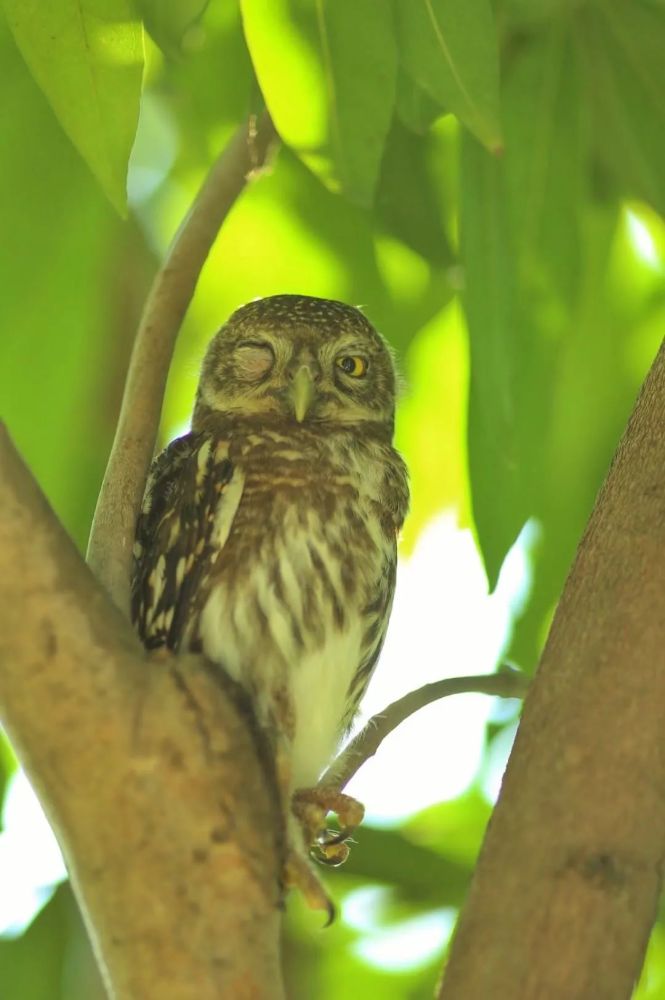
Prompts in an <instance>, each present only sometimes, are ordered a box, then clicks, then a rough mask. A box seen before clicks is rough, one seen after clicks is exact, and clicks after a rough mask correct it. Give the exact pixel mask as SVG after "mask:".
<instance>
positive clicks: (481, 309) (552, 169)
mask: <svg viewBox="0 0 665 1000" xmlns="http://www.w3.org/2000/svg"><path fill="white" fill-rule="evenodd" d="M502 104H503V107H504V124H505V131H506V154H505V157H504V158H503V160H502V161H501V162H499V161H497V160H496V159H495V158H492V157H490V156H489V155H488V154H487V153H486V152H485V151H484V150H482V149H481V148H480V147H479V146H478V144H476V143H474V142H473V140H471V139H470V138H465V139H464V140H463V147H462V171H461V205H460V214H461V249H462V258H463V262H464V266H465V270H466V290H465V295H464V302H465V310H466V314H467V320H468V325H469V334H470V343H471V383H470V400H469V463H470V472H471V484H472V499H473V510H474V519H475V523H476V528H477V533H478V538H479V542H480V546H481V549H482V552H483V556H484V559H485V565H486V567H487V571H488V576H489V578H490V581H491V582H492V583H494V581H495V580H496V577H497V574H498V571H499V569H500V566H501V563H502V561H503V558H504V555H505V553H506V551H507V550H508V548H509V547H510V545H511V544H512V542H513V541H514V540H515V537H516V536H517V533H518V532H519V530H520V528H521V527H522V525H523V524H524V522H525V521H526V520H527V519H528V518H529V517H531V516H533V515H534V514H535V513H536V510H537V508H538V502H539V497H540V496H541V492H542V489H543V481H544V479H543V476H544V471H543V470H544V465H543V463H544V455H545V452H544V447H543V444H544V440H545V438H546V435H547V432H548V427H549V423H550V420H551V415H552V405H553V404H552V397H553V392H554V387H555V384H556V379H557V374H558V372H557V355H558V352H559V351H560V349H561V342H562V340H563V339H565V338H566V337H567V336H573V335H574V330H573V328H572V326H571V316H572V310H573V306H574V302H575V298H576V295H577V288H578V284H577V278H578V273H579V226H580V221H579V211H580V205H581V203H582V195H583V193H584V185H583V180H582V178H583V176H584V170H585V166H586V161H585V157H584V148H585V147H584V130H583V126H582V122H581V121H580V116H579V113H578V110H577V109H578V104H579V89H578V83H577V71H576V64H575V60H574V57H573V53H572V50H571V46H570V43H569V41H568V39H567V37H566V36H565V34H563V33H562V32H561V30H560V29H559V28H558V27H556V26H554V27H553V28H552V29H551V30H550V32H549V33H548V34H546V35H544V36H541V37H539V38H537V39H536V40H534V41H533V42H532V43H531V44H530V45H528V46H525V47H524V48H523V49H522V50H521V52H520V53H519V55H518V56H517V57H516V58H515V59H514V60H513V63H512V65H511V68H510V72H509V74H508V79H507V81H506V85H505V88H504V92H503V94H502Z"/></svg>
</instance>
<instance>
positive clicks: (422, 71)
mask: <svg viewBox="0 0 665 1000" xmlns="http://www.w3.org/2000/svg"><path fill="white" fill-rule="evenodd" d="M397 13H398V25H399V39H400V52H401V55H402V59H403V62H404V66H405V67H406V69H407V71H408V73H409V75H410V76H411V77H413V79H414V80H415V81H416V82H417V83H419V84H420V86H421V87H423V88H424V89H425V90H426V91H428V93H429V94H431V96H432V97H433V98H434V99H435V100H436V101H438V102H440V104H441V105H442V106H444V107H447V108H449V110H450V111H453V112H454V113H455V114H456V115H457V116H458V118H459V119H460V120H461V121H462V122H463V123H464V124H465V125H466V126H467V128H469V129H470V130H471V131H472V132H473V133H474V135H476V136H477V137H478V138H479V139H480V141H481V142H482V143H484V144H485V145H486V146H487V147H488V148H489V149H497V148H499V147H500V146H501V126H500V123H499V60H498V52H497V42H496V35H495V31H494V22H493V18H492V10H491V6H490V4H489V0H466V2H465V3H459V2H458V0H398V2H397Z"/></svg>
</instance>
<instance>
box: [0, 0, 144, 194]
mask: <svg viewBox="0 0 665 1000" xmlns="http://www.w3.org/2000/svg"><path fill="white" fill-rule="evenodd" d="M2 2H3V4H4V8H5V12H6V14H7V20H8V22H9V25H10V27H11V29H12V32H13V34H14V38H15V39H16V43H17V45H18V47H19V49H20V50H21V52H22V54H23V57H24V58H25V61H26V62H27V64H28V66H29V67H30V71H31V72H32V74H33V76H34V78H35V80H36V81H37V83H38V84H39V86H40V87H41V88H42V90H43V91H44V93H45V95H46V97H47V98H48V100H49V102H50V104H51V106H52V108H53V110H54V112H55V114H56V115H57V117H58V119H59V121H60V124H61V125H62V127H63V128H64V130H65V132H66V133H67V134H68V136H69V138H70V139H71V140H72V142H73V143H74V145H75V146H76V148H77V149H78V151H79V153H80V154H81V155H82V156H83V158H84V160H85V161H86V162H87V164H88V166H89V167H90V169H91V170H92V172H93V174H94V175H95V177H96V178H97V180H98V181H99V183H100V184H101V186H102V188H103V189H104V191H105V193H106V194H107V195H108V197H109V199H110V200H111V202H112V203H113V205H114V206H115V207H116V208H117V209H118V211H120V212H121V213H124V211H125V202H126V195H125V180H126V176H127V163H128V160H129V154H130V152H131V148H132V143H133V141H134V134H135V132H136V124H137V121H138V113H139V98H140V93H141V76H142V70H143V41H142V37H141V25H140V23H139V21H138V20H137V18H136V15H135V13H134V9H133V5H132V3H131V0H52V2H49V3H39V2H38V0H2Z"/></svg>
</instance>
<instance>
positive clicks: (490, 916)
mask: <svg viewBox="0 0 665 1000" xmlns="http://www.w3.org/2000/svg"><path fill="white" fill-rule="evenodd" d="M664 552H665V345H663V347H661V350H660V352H659V354H658V356H657V358H656V360H655V362H654V364H653V367H652V369H651V372H650V373H649V375H648V377H647V379H646V382H645V384H644V387H643V390H642V393H641V395H640V398H639V400H638V401H637V404H636V406H635V410H634V413H633V416H632V418H631V420H630V422H629V424H628V427H627V429H626V432H625V435H624V437H623V440H622V442H621V444H620V445H619V448H618V451H617V453H616V455H615V458H614V461H613V463H612V466H611V468H610V471H609V473H608V476H607V479H606V482H605V484H604V486H603V488H602V489H601V491H600V493H599V495H598V499H597V501H596V506H595V509H594V511H593V514H592V515H591V519H590V521H589V525H588V528H587V530H586V533H585V535H584V537H583V539H582V541H581V543H580V546H579V550H578V553H577V556H576V559H575V563H574V565H573V568H572V570H571V573H570V576H569V578H568V581H567V583H566V586H565V588H564V592H563V595H562V597H561V600H560V602H559V606H558V608H557V611H556V615H555V617H554V621H553V623H552V628H551V631H550V635H549V638H548V641H547V645H546V647H545V651H544V653H543V656H542V660H541V663H540V666H539V668H538V672H537V673H536V676H535V678H534V681H533V683H532V685H531V688H530V691H529V694H528V695H527V698H526V702H525V705H524V712H523V716H522V722H521V725H520V727H519V731H518V733H517V737H516V740H515V745H514V748H513V752H512V754H511V758H510V761H509V763H508V768H507V771H506V774H505V777H504V781H503V786H502V789H501V794H500V797H499V800H498V803H497V806H496V809H495V811H494V815H493V817H492V822H491V823H490V825H489V828H488V831H487V835H486V839H485V843H484V845H483V849H482V851H481V855H480V860H479V862H478V866H477V868H476V871H475V874H474V877H473V881H472V884H471V889H470V892H469V897H468V900H467V904H466V906H465V908H464V910H463V912H462V915H461V918H460V922H459V926H458V929H457V933H456V935H455V939H454V941H453V945H452V950H451V954H450V959H449V961H448V966H447V969H446V972H445V975H444V979H443V983H442V986H441V992H440V994H439V995H440V997H441V998H442V1000H444V998H445V1000H487V997H491V998H492V1000H535V998H536V997H537V998H538V1000H561V998H562V997H565V998H566V1000H628V998H629V997H630V996H631V995H632V990H633V986H634V984H635V982H636V980H637V978H638V976H639V972H640V968H641V965H642V961H643V956H644V951H645V948H646V944H647V941H648V938H649V932H650V930H651V927H652V925H653V922H654V919H655V917H656V912H657V905H658V899H659V896H660V891H661V887H662V878H663V871H664V870H665V795H664V794H663V789H664V788H665V741H664V740H663V719H665V615H664V614H663V606H664V603H665V559H664V558H663V553H664Z"/></svg>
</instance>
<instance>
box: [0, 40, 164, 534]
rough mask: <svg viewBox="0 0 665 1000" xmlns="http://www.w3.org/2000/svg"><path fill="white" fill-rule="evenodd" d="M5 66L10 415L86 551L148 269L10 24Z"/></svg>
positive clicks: (0, 201)
mask: <svg viewBox="0 0 665 1000" xmlns="http://www.w3.org/2000/svg"><path fill="white" fill-rule="evenodd" d="M0 65H1V66H2V74H3V82H4V88H5V89H4V95H5V96H4V107H3V154H2V157H0V218H2V220H3V227H4V229H5V231H6V232H7V233H11V240H10V239H5V240H3V241H2V242H1V243H0V273H2V275H3V288H2V295H1V296H0V330H1V331H2V334H1V335H0V400H2V417H3V419H4V420H5V421H6V423H7V427H8V429H9V432H10V434H11V435H12V438H13V439H14V441H15V443H16V446H17V448H18V449H19V451H20V452H21V454H22V456H23V458H24V459H25V461H26V462H27V464H28V465H29V466H30V468H31V469H32V472H33V474H34V475H35V476H36V478H37V480H38V481H39V483H40V486H41V487H42V489H43V490H44V492H45V493H46V495H47V496H48V498H49V501H50V502H51V504H52V506H53V507H54V508H55V511H56V513H57V514H58V515H59V517H60V518H61V520H62V521H63V523H64V525H65V527H66V529H67V530H68V531H69V533H70V534H71V535H73V537H74V538H75V540H76V541H77V542H78V543H79V544H81V545H83V544H84V543H85V539H86V537H87V533H88V529H89V525H90V517H91V515H92V511H93V510H94V504H95V496H96V492H97V490H98V488H99V483H100V480H101V476H102V474H103V471H104V465H105V462H106V456H107V449H108V446H109V444H110V442H111V440H112V438H113V430H114V423H115V420H116V418H117V410H118V406H119V401H120V393H121V391H122V380H123V378H124V370H125V366H126V364H127V359H128V356H129V351H130V349H131V339H132V336H133V330H134V326H135V323H136V313H137V305H138V303H137V298H139V297H140V295H141V293H142V292H144V290H145V287H146V278H145V263H144V261H143V260H141V259H140V254H139V255H138V259H137V252H136V249H135V243H132V242H131V240H132V237H133V238H134V240H135V233H134V231H133V229H132V227H129V226H125V225H122V224H121V223H120V220H119V219H118V218H117V216H116V214H115V213H114V212H113V211H112V209H111V206H110V205H109V204H108V201H107V200H106V199H105V198H104V197H103V195H102V193H101V191H100V189H99V186H98V185H97V184H96V183H95V182H94V180H93V178H92V176H91V175H90V172H89V171H88V170H87V168H86V167H85V165H84V163H83V162H82V160H81V158H80V157H79V156H78V155H77V153H76V152H75V150H74V148H73V146H72V145H71V143H70V142H69V141H68V140H67V138H66V136H65V135H64V133H63V131H62V129H61V128H60V127H59V126H58V123H57V121H56V120H55V118H54V116H53V115H52V114H51V112H50V109H49V108H48V106H47V104H46V102H45V101H44V98H43V96H42V94H41V93H40V92H39V90H38V89H37V87H36V86H35V83H34V80H33V79H32V77H31V76H30V74H29V73H28V71H27V69H26V66H25V63H24V62H23V60H22V59H21V58H20V56H19V54H18V52H17V50H16V46H15V45H14V44H13V42H12V40H11V38H10V36H9V33H8V31H7V29H6V25H5V23H4V21H2V20H0ZM17 192H21V196H20V197H17ZM121 241H125V242H121ZM139 301H140V298H139Z"/></svg>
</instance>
